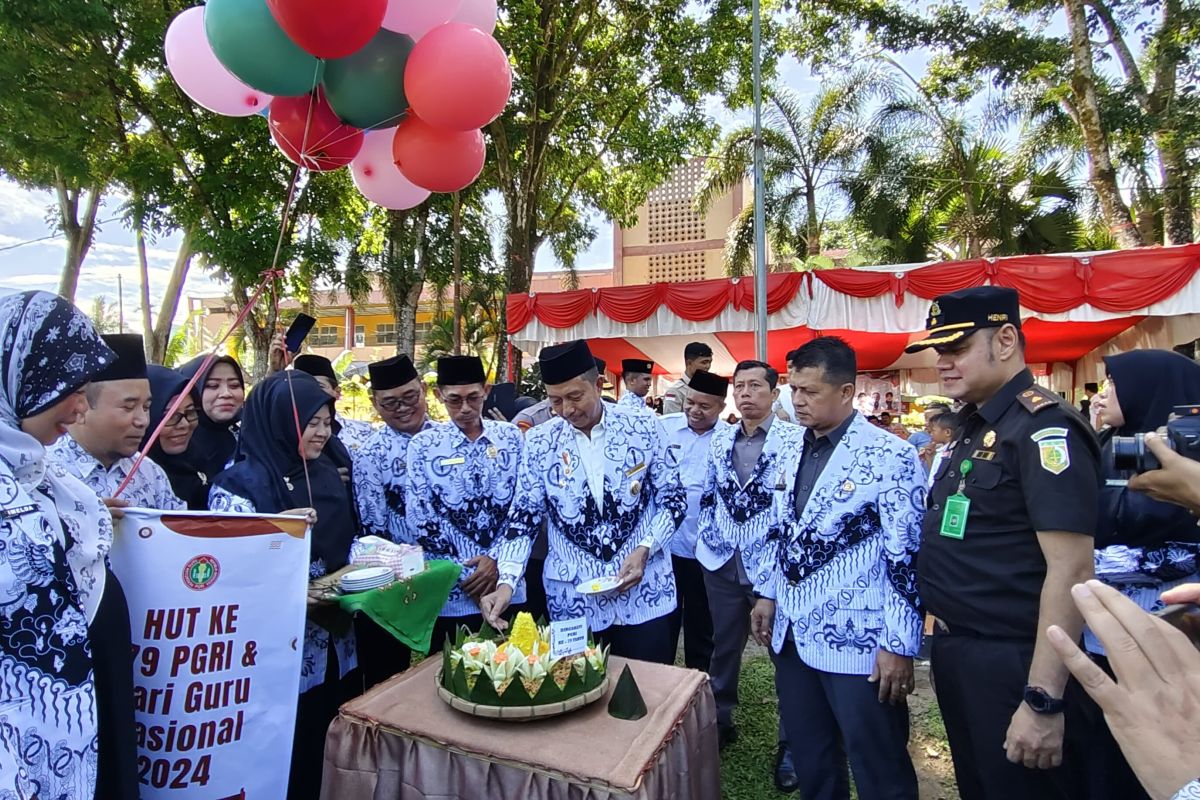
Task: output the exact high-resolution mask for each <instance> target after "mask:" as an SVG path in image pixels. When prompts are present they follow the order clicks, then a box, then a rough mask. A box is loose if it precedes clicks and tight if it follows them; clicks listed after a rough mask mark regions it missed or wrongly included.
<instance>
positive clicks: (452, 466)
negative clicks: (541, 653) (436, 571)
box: [405, 356, 525, 650]
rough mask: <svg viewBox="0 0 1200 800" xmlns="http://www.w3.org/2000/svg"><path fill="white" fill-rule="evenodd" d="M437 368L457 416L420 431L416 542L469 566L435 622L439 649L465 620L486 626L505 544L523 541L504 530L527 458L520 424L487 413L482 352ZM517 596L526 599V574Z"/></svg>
mask: <svg viewBox="0 0 1200 800" xmlns="http://www.w3.org/2000/svg"><path fill="white" fill-rule="evenodd" d="M437 375H438V377H437V397H438V400H440V401H441V402H442V405H443V406H445V407H446V413H447V414H449V416H450V422H449V423H447V424H445V425H438V426H437V427H434V428H430V429H429V430H426V431H422V432H421V433H418V434H417V435H416V436H414V437H413V440H412V443H411V444H410V445H409V447H408V457H407V461H408V486H407V487H406V489H405V496H406V498H407V504H406V506H407V507H406V514H407V518H408V532H409V535H411V536H412V537H413V543H414V544H419V545H421V547H422V548H423V549H424V551H425V556H426V557H427V558H444V559H447V560H450V561H455V562H457V563H459V564H461V565H462V566H463V577H462V579H461V581H460V583H459V585H458V586H456V587H454V590H453V591H452V592H451V593H450V597H449V599H448V600H446V604H445V605H444V606H443V607H442V613H441V615H440V616H439V617H438V621H437V625H435V627H434V629H433V639H432V644H431V647H432V648H433V649H435V650H437V649H440V648H441V646H442V642H443V641H444V639H445V638H446V636H447V635H450V636H453V634H454V631H455V630H457V628H458V627H459V626H460V625H465V626H466V627H467V628H469V629H471V630H478V629H479V627H480V625H481V624H482V622H483V618H482V617H481V616H480V613H479V600H480V598H482V597H483V596H484V595H485V594H488V593H489V592H491V591H493V590H495V588H496V580H497V578H498V576H499V572H498V566H497V564H498V562H499V561H500V560H501V559H502V558H504V556H503V555H501V554H502V553H503V551H504V549H505V548H506V547H507V548H508V549H512V548H514V547H516V546H518V545H517V543H515V542H512V541H510V540H507V539H505V538H504V537H503V533H504V522H505V520H506V519H507V517H508V508H509V505H510V504H511V503H512V499H513V491H514V490H515V489H516V484H517V464H518V462H519V461H520V458H521V431H520V429H519V428H517V426H516V425H513V424H511V423H508V422H498V421H496V420H491V419H484V418H483V404H484V403H485V402H486V401H487V396H488V386H487V379H486V377H485V376H484V373H483V362H482V361H481V360H480V359H479V358H477V357H476V356H446V357H444V358H439V359H438V362H437ZM508 560H512V559H511V558H509V559H508ZM513 599H514V600H515V601H516V602H517V603H523V602H525V586H524V582H523V581H518V583H517V586H516V591H515V592H514V597H513Z"/></svg>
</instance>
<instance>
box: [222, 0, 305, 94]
mask: <svg viewBox="0 0 1200 800" xmlns="http://www.w3.org/2000/svg"><path fill="white" fill-rule="evenodd" d="M204 30H205V32H206V33H207V34H208V43H209V44H210V45H212V49H213V52H214V53H215V54H216V56H217V60H218V61H220V62H221V63H222V64H223V65H224V66H225V69H227V70H229V71H230V72H232V73H233V74H234V76H235V77H237V78H238V79H239V80H240V81H242V83H245V84H247V85H249V86H251V87H253V88H255V89H258V90H259V91H260V92H266V93H267V94H273V95H278V96H281V97H296V96H299V95H302V94H308V93H309V92H311V91H312V90H313V89H314V88H315V87H316V85H317V84H318V83H320V81H321V73H322V70H323V69H324V66H325V65H324V64H323V63H322V62H321V60H320V59H318V58H316V57H315V56H311V55H309V54H308V53H306V52H304V51H303V50H301V49H300V47H299V46H298V45H297V44H296V43H295V42H293V41H292V40H291V39H290V38H288V35H287V34H286V33H284V32H283V28H281V27H279V23H278V22H276V21H275V17H273V16H271V9H269V8H267V0H208V4H207V5H206V6H205V9H204Z"/></svg>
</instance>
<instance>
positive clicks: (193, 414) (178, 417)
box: [167, 408, 200, 428]
mask: <svg viewBox="0 0 1200 800" xmlns="http://www.w3.org/2000/svg"><path fill="white" fill-rule="evenodd" d="M198 419H200V412H199V411H197V410H196V409H194V408H189V409H188V410H187V411H176V412H175V413H174V414H172V415H171V416H170V417H168V418H167V427H168V428H174V427H176V426H177V425H179V423H181V422H183V421H184V420H187V421H188V424H189V425H190V424H191V423H193V422H195V421H196V420H198Z"/></svg>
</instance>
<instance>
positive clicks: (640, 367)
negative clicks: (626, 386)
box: [621, 358, 654, 375]
mask: <svg viewBox="0 0 1200 800" xmlns="http://www.w3.org/2000/svg"><path fill="white" fill-rule="evenodd" d="M621 372H623V373H625V374H626V375H652V374H653V373H654V362H653V361H647V360H646V359H644V358H625V359H622V360H621Z"/></svg>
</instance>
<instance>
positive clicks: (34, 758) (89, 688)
mask: <svg viewBox="0 0 1200 800" xmlns="http://www.w3.org/2000/svg"><path fill="white" fill-rule="evenodd" d="M114 358H115V356H114V355H113V352H112V351H111V350H110V349H109V348H108V346H107V345H105V344H104V342H103V341H102V340H101V339H100V336H99V335H98V334H97V333H96V330H95V328H93V327H92V324H91V322H90V321H89V320H88V319H87V317H85V316H84V315H83V314H82V313H80V312H79V311H78V310H77V309H76V308H75V307H74V306H73V305H71V304H70V303H68V302H67V301H66V300H63V299H62V298H61V297H57V296H55V295H52V294H48V293H46V292H23V293H21V294H13V295H8V296H7V297H3V298H0V379H2V381H3V383H0V606H2V608H0V797H43V798H51V797H53V798H66V799H67V800H92V798H93V797H96V798H107V797H136V796H137V783H136V780H137V774H136V761H135V758H136V755H135V751H134V745H133V740H134V721H133V716H132V704H131V703H129V702H128V700H129V699H130V698H132V692H133V686H132V682H133V671H132V664H131V657H130V655H129V654H130V652H131V651H130V649H129V610H128V607H127V606H126V605H125V597H124V594H123V593H122V592H121V587H120V584H119V583H118V582H117V581H116V579H115V578H114V577H113V576H112V575H111V574H109V573H108V572H107V570H106V568H105V564H104V560H105V557H106V555H107V553H108V551H109V549H110V547H111V546H112V534H113V532H112V519H111V517H110V516H109V512H108V510H107V509H106V508H105V507H104V504H103V503H102V502H101V501H100V498H99V497H97V496H96V493H95V492H93V491H92V490H91V489H89V488H88V487H87V486H85V485H84V484H83V483H81V482H80V481H79V480H78V479H76V478H74V477H73V476H71V475H69V474H67V472H66V471H65V470H64V469H62V468H61V467H59V466H57V465H54V464H52V463H51V462H50V461H49V460H48V459H47V456H46V450H45V448H46V446H47V445H50V444H53V443H54V442H55V441H56V440H58V439H59V438H60V437H61V436H63V435H64V434H65V433H66V432H67V427H68V426H69V425H71V424H72V423H73V422H75V421H76V418H77V417H78V416H79V415H80V414H81V413H82V412H83V409H84V407H85V405H86V402H87V401H86V399H85V397H84V387H85V386H86V385H87V383H88V381H89V380H91V378H92V377H93V376H94V375H97V374H99V373H100V372H101V371H102V370H103V369H104V368H105V367H107V366H108V365H109V364H110V363H112V361H113V359H114ZM114 643H115V646H116V647H117V648H120V646H121V643H123V646H124V651H125V652H124V656H125V662H126V663H128V664H129V665H130V666H129V668H128V669H127V670H126V671H125V672H126V674H124V675H113V674H112V672H111V669H110V667H111V665H112V662H113V660H114V659H113V655H114V654H113V653H111V652H108V651H106V650H105V648H106V647H107V648H108V649H109V650H111V649H112V648H113V647H114ZM117 660H119V659H117ZM113 692H127V693H128V695H129V698H126V701H127V702H126V704H125V705H126V708H127V709H128V710H129V714H128V718H118V717H117V716H116V715H115V714H114V713H113V708H114V704H113V703H111V702H110V697H111V696H112V693H113ZM116 705H120V704H116ZM126 762H127V763H126Z"/></svg>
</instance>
